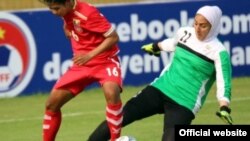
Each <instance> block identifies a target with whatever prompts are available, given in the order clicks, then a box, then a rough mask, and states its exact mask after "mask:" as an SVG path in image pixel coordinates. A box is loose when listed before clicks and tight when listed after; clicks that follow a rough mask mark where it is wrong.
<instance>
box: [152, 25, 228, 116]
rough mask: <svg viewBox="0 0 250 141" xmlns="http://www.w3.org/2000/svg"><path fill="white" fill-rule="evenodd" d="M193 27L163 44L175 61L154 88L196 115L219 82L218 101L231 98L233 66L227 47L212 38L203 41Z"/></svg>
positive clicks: (153, 84) (165, 70)
mask: <svg viewBox="0 0 250 141" xmlns="http://www.w3.org/2000/svg"><path fill="white" fill-rule="evenodd" d="M194 34H195V33H194V29H193V28H190V27H189V28H181V29H180V30H179V31H178V32H177V35H176V38H172V39H166V40H164V41H163V42H161V44H162V46H164V50H165V51H174V56H173V59H172V62H171V64H170V66H169V68H168V69H164V70H163V72H162V73H161V75H160V77H159V78H156V79H155V80H154V81H153V82H152V83H151V85H152V86H154V87H156V88H158V89H159V90H161V91H162V92H163V93H164V94H165V95H167V96H168V97H169V98H171V99H172V100H174V101H175V102H177V103H178V104H180V105H182V106H184V107H186V108H188V109H190V110H191V111H192V112H193V113H194V114H196V113H197V112H198V111H199V110H200V108H201V107H202V105H203V104H204V101H205V99H206V97H207V94H208V92H209V90H210V89H211V87H212V85H213V83H214V82H215V81H216V84H217V85H216V86H217V99H218V100H225V101H228V102H229V101H230V99H231V63H230V57H229V54H228V52H227V51H226V49H225V48H224V46H223V45H222V44H221V43H220V42H219V41H218V39H217V38H216V39H213V40H212V41H209V42H200V41H199V40H197V38H196V37H195V35H194Z"/></svg>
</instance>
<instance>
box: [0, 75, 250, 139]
mask: <svg viewBox="0 0 250 141" xmlns="http://www.w3.org/2000/svg"><path fill="white" fill-rule="evenodd" d="M232 85H233V87H232V103H231V108H232V117H233V120H234V124H250V111H249V103H250V78H234V79H233V81H232ZM143 87H144V86H140V87H132V86H126V87H124V92H123V93H122V99H123V101H124V103H125V101H127V100H128V99H129V98H130V97H132V96H133V95H134V94H136V93H137V91H139V90H141V89H142V88H143ZM47 96H48V94H35V95H32V96H23V97H16V98H2V99H0V140H2V141H40V140H42V118H43V112H44V103H45V100H46V98H47ZM216 110H218V104H217V101H216V98H215V87H213V89H212V90H211V92H210V94H209V96H208V99H207V101H206V103H205V105H204V107H203V109H202V110H201V111H200V112H199V113H198V115H197V118H196V119H195V120H194V121H193V124H224V123H223V122H222V121H221V120H220V119H219V118H218V117H216V116H215V111H216ZM62 112H63V121H62V124H61V128H60V130H59V133H58V135H57V141H85V140H87V138H88V136H89V134H90V133H91V132H92V131H93V130H94V129H95V127H96V126H97V125H98V124H99V123H100V122H101V121H102V120H104V118H105V101H104V96H103V94H102V91H101V90H100V89H91V90H87V91H85V92H83V93H81V94H80V95H79V96H77V97H76V98H75V99H73V100H71V101H70V102H69V103H67V104H66V105H65V106H64V107H63V108H62ZM162 123H163V118H162V115H155V116H152V117H149V118H146V119H143V120H141V121H137V122H134V123H133V124H131V125H129V126H127V127H125V128H123V131H122V135H132V136H134V137H135V138H136V139H137V140H138V141H146V140H161V134H162Z"/></svg>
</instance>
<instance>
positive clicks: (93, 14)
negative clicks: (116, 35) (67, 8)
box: [63, 0, 119, 65]
mask: <svg viewBox="0 0 250 141" xmlns="http://www.w3.org/2000/svg"><path fill="white" fill-rule="evenodd" d="M63 19H64V23H65V24H66V28H67V29H68V30H70V31H71V34H72V38H71V44H72V49H73V53H74V54H86V53H88V52H89V51H91V50H93V49H95V48H96V47H97V46H98V45H99V44H101V43H102V42H103V40H104V39H105V37H106V36H108V35H109V34H110V33H111V32H112V31H113V30H115V29H114V27H112V25H111V23H110V22H109V21H108V20H107V19H106V18H105V17H104V16H103V15H102V14H101V13H100V11H99V10H98V9H97V8H95V7H94V6H92V5H90V4H88V3H85V2H81V1H79V0H76V1H75V6H74V9H73V11H72V12H70V13H69V14H67V15H65V16H64V17H63ZM118 52H119V48H118V46H117V45H114V47H113V48H111V49H110V50H106V51H104V52H103V53H101V54H99V55H97V56H96V57H94V58H92V59H91V60H90V61H89V62H87V63H86V65H87V64H93V63H101V62H102V61H105V60H106V58H108V57H111V56H114V55H116V54H117V53H118Z"/></svg>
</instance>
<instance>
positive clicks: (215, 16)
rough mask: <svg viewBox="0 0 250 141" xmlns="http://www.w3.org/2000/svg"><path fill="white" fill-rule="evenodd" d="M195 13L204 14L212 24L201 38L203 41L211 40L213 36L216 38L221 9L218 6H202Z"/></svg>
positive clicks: (219, 25)
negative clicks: (206, 33)
mask: <svg viewBox="0 0 250 141" xmlns="http://www.w3.org/2000/svg"><path fill="white" fill-rule="evenodd" d="M196 14H200V15H202V16H204V17H205V18H206V19H207V20H208V22H209V23H210V24H211V25H212V27H211V29H210V31H209V33H208V35H207V37H206V38H205V39H204V40H203V41H205V42H208V41H211V40H213V39H214V38H217V35H218V34H219V31H220V27H221V24H220V20H221V16H222V11H221V9H220V8H219V7H218V6H208V5H206V6H203V7H201V8H200V9H198V11H197V12H196Z"/></svg>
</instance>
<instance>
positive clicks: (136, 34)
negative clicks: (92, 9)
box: [0, 0, 250, 97]
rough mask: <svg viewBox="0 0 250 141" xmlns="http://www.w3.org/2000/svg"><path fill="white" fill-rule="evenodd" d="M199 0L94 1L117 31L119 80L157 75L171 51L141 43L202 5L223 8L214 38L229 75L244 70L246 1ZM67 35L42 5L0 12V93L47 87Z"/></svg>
mask: <svg viewBox="0 0 250 141" xmlns="http://www.w3.org/2000/svg"><path fill="white" fill-rule="evenodd" d="M226 3H227V1H226V0H220V1H216V0H206V1H205V0H204V1H182V2H176V3H174V2H172V3H166V2H162V3H140V4H131V5H110V6H99V7H98V8H99V9H100V11H101V12H102V13H103V14H104V15H105V16H106V17H107V18H108V19H109V20H110V21H111V22H112V23H113V25H114V26H115V27H116V30H117V32H118V34H119V37H120V42H119V46H120V50H121V51H120V54H119V57H120V60H121V64H122V73H123V74H122V76H123V78H124V85H134V86H136V85H143V84H147V83H150V82H151V81H152V80H153V79H154V78H155V77H157V76H158V75H159V74H160V72H161V70H162V69H163V67H164V66H165V65H167V64H168V63H169V60H170V59H171V54H169V53H162V54H161V56H160V57H154V56H150V55H148V54H146V53H144V52H143V51H141V50H140V48H141V46H142V45H144V44H147V43H151V42H156V41H160V40H163V39H165V38H168V37H171V36H173V34H174V33H175V31H176V30H177V29H178V28H179V27H181V26H186V25H192V23H193V17H194V15H195V13H196V11H197V9H198V8H200V7H201V6H203V5H218V6H219V7H221V9H222V11H223V18H222V29H221V31H220V34H219V39H220V40H221V42H222V43H223V44H224V45H225V46H226V47H227V49H228V51H229V52H230V55H231V60H232V67H233V77H242V76H250V38H249V37H250V9H249V5H250V1H247V0H246V1H244V0H242V1H230V3H231V4H226ZM71 58H72V51H71V47H70V43H69V40H68V39H66V37H65V36H64V33H63V30H62V20H61V18H58V17H55V16H54V15H53V14H52V13H51V12H50V11H48V10H47V9H42V10H26V11H6V12H0V97H13V96H18V95H31V94H35V93H37V92H49V91H50V89H51V88H52V86H53V85H54V83H55V82H56V80H57V79H58V78H59V77H60V76H61V75H62V74H63V73H64V72H65V71H66V70H67V69H68V67H69V66H70V65H71V64H72V62H71Z"/></svg>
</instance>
